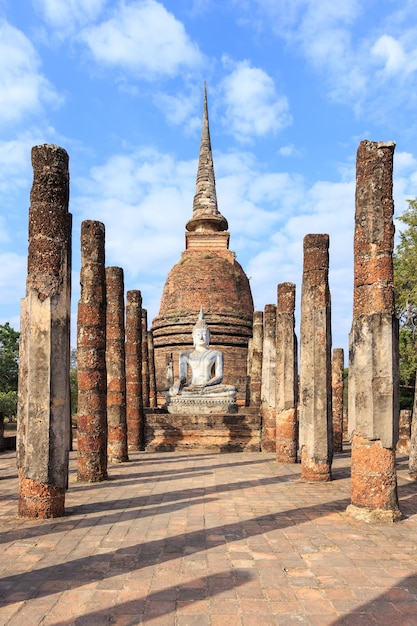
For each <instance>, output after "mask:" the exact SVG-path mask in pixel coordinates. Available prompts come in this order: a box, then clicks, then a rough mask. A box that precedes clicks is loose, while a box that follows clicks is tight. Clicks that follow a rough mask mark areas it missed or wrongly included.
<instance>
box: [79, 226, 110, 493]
mask: <svg viewBox="0 0 417 626" xmlns="http://www.w3.org/2000/svg"><path fill="white" fill-rule="evenodd" d="M104 240H105V228H104V224H102V223H101V222H97V221H94V220H85V221H84V222H82V224H81V273H80V283H81V291H80V300H79V303H78V318H77V364H78V421H77V430H78V471H77V477H78V480H79V481H87V482H100V481H102V480H107V372H106V273H105V266H104V262H105V248H104Z"/></svg>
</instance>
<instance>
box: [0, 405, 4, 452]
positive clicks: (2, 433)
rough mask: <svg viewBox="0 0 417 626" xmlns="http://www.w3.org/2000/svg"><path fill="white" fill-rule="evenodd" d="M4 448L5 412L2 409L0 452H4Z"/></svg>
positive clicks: (0, 415) (0, 413) (0, 416)
mask: <svg viewBox="0 0 417 626" xmlns="http://www.w3.org/2000/svg"><path fill="white" fill-rule="evenodd" d="M4 449H5V444H4V413H3V411H0V452H3V451H4Z"/></svg>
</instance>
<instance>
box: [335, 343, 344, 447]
mask: <svg viewBox="0 0 417 626" xmlns="http://www.w3.org/2000/svg"><path fill="white" fill-rule="evenodd" d="M344 367H345V354H344V350H343V348H335V349H334V350H333V360H332V412H333V418H332V424H333V452H342V450H343V392H344V388H345V386H344V382H343V372H344Z"/></svg>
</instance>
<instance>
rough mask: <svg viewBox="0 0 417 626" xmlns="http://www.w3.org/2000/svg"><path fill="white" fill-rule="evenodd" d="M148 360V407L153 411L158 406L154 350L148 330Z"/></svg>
mask: <svg viewBox="0 0 417 626" xmlns="http://www.w3.org/2000/svg"><path fill="white" fill-rule="evenodd" d="M148 358H149V406H150V407H151V409H155V408H156V407H157V406H158V399H157V392H156V371H155V349H154V345H153V332H152V331H151V330H148Z"/></svg>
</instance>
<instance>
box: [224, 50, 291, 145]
mask: <svg viewBox="0 0 417 626" xmlns="http://www.w3.org/2000/svg"><path fill="white" fill-rule="evenodd" d="M224 63H225V65H230V64H231V62H230V60H228V59H224ZM232 65H233V68H232V71H231V72H230V74H228V75H227V76H226V77H225V78H224V79H223V80H222V82H221V85H220V88H221V92H222V95H223V99H224V102H225V107H226V114H225V119H224V124H225V127H226V129H228V132H230V133H231V134H233V135H234V137H235V139H237V140H238V141H241V142H246V141H248V140H250V139H252V138H253V137H262V136H265V135H267V134H269V133H276V132H278V131H279V130H282V129H283V128H285V127H286V126H288V125H290V124H291V122H292V118H291V115H290V112H289V104H288V100H287V98H286V97H285V96H283V95H279V94H278V93H277V91H276V89H275V85H274V81H273V80H272V78H271V77H270V76H269V75H268V74H267V73H266V72H265V71H264V70H262V69H260V68H257V67H252V66H251V65H250V63H249V62H248V61H242V62H240V63H237V64H232Z"/></svg>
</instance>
